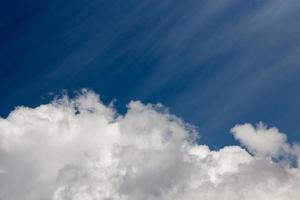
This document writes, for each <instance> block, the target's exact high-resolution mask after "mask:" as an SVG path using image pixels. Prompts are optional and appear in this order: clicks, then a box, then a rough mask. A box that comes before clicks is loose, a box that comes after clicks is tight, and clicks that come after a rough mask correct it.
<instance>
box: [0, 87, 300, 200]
mask: <svg viewBox="0 0 300 200" xmlns="http://www.w3.org/2000/svg"><path fill="white" fill-rule="evenodd" d="M231 132H232V134H233V136H234V137H235V138H236V139H237V140H238V141H239V142H240V143H241V146H226V147H224V148H222V149H220V150H218V151H212V150H210V149H209V147H208V146H206V145H199V144H197V143H196V142H195V138H196V136H197V135H198V133H197V132H196V131H195V129H194V128H193V127H192V126H191V125H188V124H186V123H185V122H183V121H182V120H181V119H179V118H177V117H175V116H173V115H171V114H169V113H168V112H167V111H166V110H165V109H164V108H163V106H161V105H151V104H147V105H145V104H142V103H141V102H139V101H132V102H130V103H129V104H128V110H127V113H126V114H125V115H119V114H118V113H117V112H116V111H115V110H114V108H113V106H106V105H104V104H103V103H102V102H101V100H100V99H99V97H98V95H97V94H95V93H93V92H91V91H86V90H83V91H82V93H81V94H80V95H78V96H77V97H76V98H73V99H70V98H68V97H67V96H65V97H63V98H60V99H56V100H54V101H53V102H51V103H49V104H46V105H41V106H39V107H36V108H28V107H18V108H16V109H15V110H14V111H12V112H11V113H10V114H9V116H8V117H7V118H5V119H4V118H0V199H5V200H19V199H23V200H41V199H45V200H104V199H105V200H141V199H143V200H194V199H195V200H196V199H197V200H199V199H201V200H219V199H220V200H221V199H230V200H253V199H256V200H266V199H273V200H298V199H299V197H300V191H299V188H300V170H299V167H298V166H299V164H300V148H299V146H298V145H297V144H288V143H287V138H286V135H285V134H283V133H280V131H279V130H278V129H276V128H267V127H266V126H264V125H262V124H259V125H258V126H256V127H255V126H253V125H251V124H243V125H236V126H235V127H234V128H232V130H231ZM244 147H245V148H246V149H244ZM295 163H296V164H295Z"/></svg>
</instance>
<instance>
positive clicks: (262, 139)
mask: <svg viewBox="0 0 300 200" xmlns="http://www.w3.org/2000/svg"><path fill="white" fill-rule="evenodd" d="M231 132H232V134H233V135H234V137H235V139H237V140H239V141H240V142H241V143H242V144H243V145H245V147H246V148H247V149H248V150H249V151H250V152H252V153H254V154H260V155H265V156H276V155H278V154H280V153H282V151H284V149H285V148H286V146H287V144H286V139H287V138H286V135H285V134H283V133H280V132H279V130H278V129H277V128H274V127H273V128H269V129H268V128H267V127H266V126H264V125H263V124H262V123H260V124H258V125H257V127H256V128H255V127H253V126H252V125H251V124H244V125H236V126H235V127H233V128H232V129H231Z"/></svg>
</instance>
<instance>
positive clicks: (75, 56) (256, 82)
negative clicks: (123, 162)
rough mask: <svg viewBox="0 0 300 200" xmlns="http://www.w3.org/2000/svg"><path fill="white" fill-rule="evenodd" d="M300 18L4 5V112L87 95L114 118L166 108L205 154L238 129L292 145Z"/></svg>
mask: <svg viewBox="0 0 300 200" xmlns="http://www.w3.org/2000/svg"><path fill="white" fill-rule="evenodd" d="M299 17H300V2H299V1H296V0H288V1H276V0H275V1H258V0H257V1H256V0H254V1H234V0H224V1H192V0H186V1H180V0H175V1H174V0H173V1H171V0H165V1H160V0H151V1H150V0H144V1H138V0H128V1H122V0H115V1H92V0H90V1H87V0H74V1H72V4H70V2H67V1H61V0H52V1H37V0H36V1H34V0H27V1H25V0H23V1H21V0H20V1H14V0H13V1H6V2H4V1H2V2H1V6H0V89H1V96H0V115H1V116H6V115H7V114H8V113H9V112H10V111H11V110H12V109H13V108H14V107H15V106H17V105H27V106H37V105H39V104H41V103H44V102H48V100H49V99H51V98H52V97H51V95H49V94H51V93H54V94H58V93H60V92H61V91H62V90H68V91H70V92H72V91H76V90H79V89H80V88H90V89H92V90H94V91H96V92H97V93H100V94H101V96H102V99H103V100H104V101H105V102H107V103H108V102H110V101H112V100H114V99H116V106H117V108H118V110H120V111H121V112H122V111H125V110H126V109H125V105H126V104H127V103H128V102H129V101H130V100H141V101H143V102H151V103H158V102H161V103H163V104H164V105H166V106H167V107H169V108H170V111H171V112H172V113H174V114H176V115H177V116H180V117H182V118H183V119H184V120H185V121H187V122H189V123H192V124H194V125H196V126H198V127H199V131H200V133H201V139H200V141H199V142H200V143H205V144H209V145H210V146H212V147H220V146H224V145H228V144H233V143H235V142H234V141H233V139H232V136H231V135H230V134H229V129H230V128H231V127H233V126H234V125H235V124H237V123H244V122H251V123H258V122H260V121H263V122H265V123H266V124H268V125H270V126H276V127H278V128H280V130H281V131H282V132H284V133H287V135H288V138H289V140H290V141H292V142H293V141H297V140H298V141H299V140H300V135H299V132H300V121H299V119H300V117H299V113H300V105H299V102H300V94H299V89H298V88H299V85H300V66H299V62H300V57H299V55H300V45H299V43H300V20H299Z"/></svg>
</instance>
